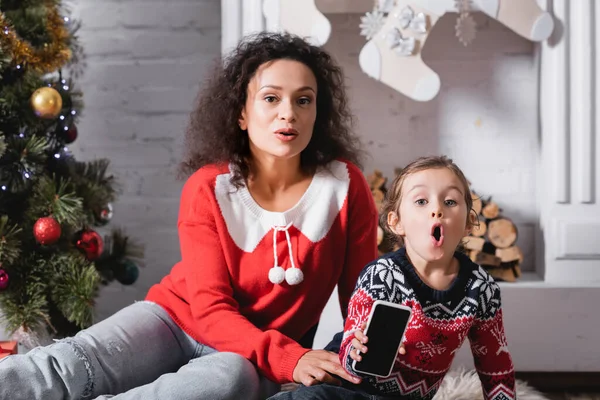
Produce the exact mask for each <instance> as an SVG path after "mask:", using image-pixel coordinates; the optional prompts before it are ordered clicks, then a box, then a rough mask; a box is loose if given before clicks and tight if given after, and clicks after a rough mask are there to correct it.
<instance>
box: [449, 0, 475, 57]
mask: <svg viewBox="0 0 600 400" xmlns="http://www.w3.org/2000/svg"><path fill="white" fill-rule="evenodd" d="M455 2H456V9H457V10H458V18H457V19H456V25H455V27H454V29H455V31H456V36H457V37H458V40H459V41H460V42H461V43H462V44H463V45H464V46H467V45H469V44H470V43H471V42H472V41H473V40H474V39H475V35H476V33H477V24H476V23H475V20H474V19H473V17H472V16H471V14H470V12H471V9H472V8H471V0H455Z"/></svg>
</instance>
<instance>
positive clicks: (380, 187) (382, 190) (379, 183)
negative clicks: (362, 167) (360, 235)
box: [367, 170, 398, 255]
mask: <svg viewBox="0 0 600 400" xmlns="http://www.w3.org/2000/svg"><path fill="white" fill-rule="evenodd" d="M367 182H368V183H369V186H370V188H371V193H372V194H373V200H375V206H376V207H377V211H378V212H379V213H381V205H382V203H383V200H384V199H385V195H386V193H387V187H386V183H387V179H386V178H385V177H384V176H383V173H382V172H381V171H379V170H375V171H373V173H372V174H371V175H369V176H367ZM377 248H378V250H379V254H380V255H382V254H385V253H389V252H390V251H394V250H397V249H398V242H397V240H396V238H394V237H390V236H389V235H388V234H387V233H385V231H384V230H383V229H382V227H381V226H379V225H378V226H377Z"/></svg>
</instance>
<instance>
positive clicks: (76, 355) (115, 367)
mask: <svg viewBox="0 0 600 400" xmlns="http://www.w3.org/2000/svg"><path fill="white" fill-rule="evenodd" d="M278 390H279V386H278V385H275V384H274V383H273V382H271V381H268V380H267V379H265V378H260V377H259V374H258V372H257V370H256V368H255V367H254V366H253V364H252V363H251V362H250V361H248V360H247V359H245V358H243V357H242V356H240V355H237V354H234V353H220V352H217V351H216V350H214V349H212V348H210V347H208V346H204V345H202V344H201V343H198V342H196V341H195V340H194V339H192V338H191V337H190V336H188V335H187V334H186V333H185V332H184V331H182V330H181V329H180V328H179V326H178V325H177V324H176V323H175V322H174V321H173V320H172V319H171V317H170V316H169V315H168V314H167V312H166V311H165V310H163V308H162V307H160V306H159V305H157V304H154V303H151V302H147V301H141V302H137V303H134V304H132V305H130V306H128V307H126V308H124V309H122V310H121V311H119V312H117V313H116V314H114V315H113V316H111V317H109V318H107V319H105V320H103V321H101V322H99V323H97V324H95V325H93V326H92V327H90V328H88V329H85V330H83V331H81V332H79V333H78V334H77V335H75V336H74V337H72V338H68V339H63V340H60V341H57V342H56V343H53V344H51V345H49V346H45V347H37V348H35V349H32V350H31V351H30V352H28V353H27V354H23V355H13V356H8V357H5V358H3V359H2V360H0V399H1V400H4V399H6V400H9V399H10V400H35V399H43V400H54V399H56V400H59V399H77V400H79V399H97V400H100V399H108V398H112V399H115V400H116V399H119V400H134V399H139V400H142V399H143V400H153V399H173V400H175V399H177V400H200V399H211V400H219V399H223V400H225V399H236V400H237V399H248V400H250V399H258V398H265V397H268V396H269V395H272V394H274V393H276V392H277V391H278Z"/></svg>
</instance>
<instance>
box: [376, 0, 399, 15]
mask: <svg viewBox="0 0 600 400" xmlns="http://www.w3.org/2000/svg"><path fill="white" fill-rule="evenodd" d="M394 3H395V0H379V1H378V3H377V4H378V8H379V11H381V12H382V13H384V14H388V13H390V12H391V11H392V9H393V8H394V6H395V4H394Z"/></svg>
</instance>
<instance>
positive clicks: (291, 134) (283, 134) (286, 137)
mask: <svg viewBox="0 0 600 400" xmlns="http://www.w3.org/2000/svg"><path fill="white" fill-rule="evenodd" d="M275 136H277V138H278V139H279V140H282V141H284V142H287V141H290V140H294V139H295V138H296V137H297V136H298V131H297V130H295V129H291V128H289V129H278V130H276V131H275Z"/></svg>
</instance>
